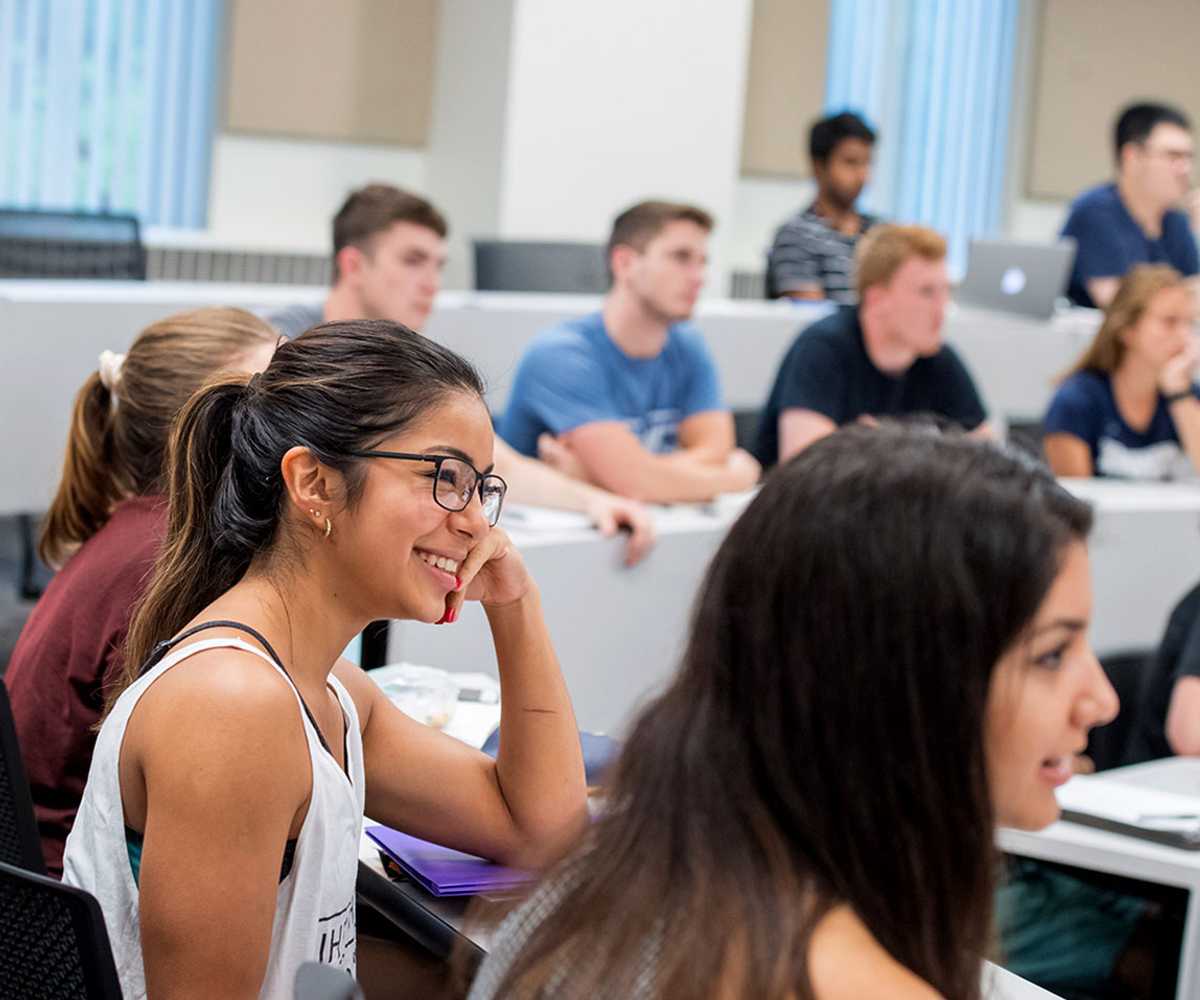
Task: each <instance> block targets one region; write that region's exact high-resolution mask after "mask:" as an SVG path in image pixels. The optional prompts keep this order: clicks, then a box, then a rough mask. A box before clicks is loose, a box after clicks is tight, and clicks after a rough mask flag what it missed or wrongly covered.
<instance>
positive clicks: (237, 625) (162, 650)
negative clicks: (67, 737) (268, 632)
mask: <svg viewBox="0 0 1200 1000" xmlns="http://www.w3.org/2000/svg"><path fill="white" fill-rule="evenodd" d="M210 628H231V629H235V630H237V631H239V632H245V633H246V634H247V635H250V636H253V637H254V638H255V639H257V640H258V641H259V642H260V643H262V645H263V647H264V648H265V649H266V651H267V652H268V653H269V654H270V655H271V659H272V660H274V661H275V666H277V667H278V668H279V669H280V670H282V671H283V676H284V677H286V678H287V680H288V683H289V684H290V685H291V686H292V690H293V691H295V692H296V697H297V698H299V699H300V707H301V708H303V709H304V714H305V715H307V716H308V721H309V722H311V723H312V727H313V730H314V731H315V732H316V734H317V739H318V740H320V741H321V746H322V747H324V748H325V752H326V753H327V754H329V756H331V757H332V756H333V751H332V750H330V749H329V744H328V743H327V742H326V740H325V734H324V733H322V732H321V727H320V726H318V725H317V720H316V718H315V717H314V716H313V714H312V712H311V711H310V709H309V707H308V702H306V701H305V700H304V695H302V694H301V693H300V689H299V688H298V687H296V682H295V681H294V680H292V675H291V674H289V673H288V669H287V667H285V666H284V665H283V661H282V660H281V659H280V658H279V654H278V653H276V652H275V650H274V648H272V646H271V644H270V643H269V642H267V640H266V638H265V637H264V636H263V634H262V633H261V632H259V631H258V630H257V629H253V628H251V627H250V626H249V625H247V624H245V623H244V622H235V621H227V620H224V619H218V620H216V621H211V622H201V623H200V624H199V625H193V626H192V627H191V628H190V629H188V630H187V631H186V632H180V633H179V635H177V636H175V637H174V638H172V639H164V640H163V641H162V642H160V643H159V644H158V645H157V646H155V647H154V649H153V650H151V652H150V657H149V659H147V660H146V663H145V665H144V666H143V667H142V669H141V673H143V674H144V673H146V671H148V670H150V669H151V668H152V667H153V666H154V665H155V664H156V663H158V662H159V660H161V659H162V658H163V657H164V656H166V655H167V651H168V650H169V649H170V648H171V647H172V646H175V645H178V644H179V643H181V642H183V640H184V639H187V638H190V637H191V636H193V635H195V634H196V633H197V632H203V631H205V630H206V629H210Z"/></svg>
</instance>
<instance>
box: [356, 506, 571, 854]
mask: <svg viewBox="0 0 1200 1000" xmlns="http://www.w3.org/2000/svg"><path fill="white" fill-rule="evenodd" d="M484 545H487V546H488V550H487V551H485V552H481V551H480V549H481V548H482V547H483V546H484ZM501 553H504V554H501ZM481 559H482V560H484V562H483V563H482V566H481V565H480V562H479V560H481ZM493 563H494V565H493ZM476 572H478V574H479V575H478V577H476V576H475V574H476ZM460 575H461V576H462V578H463V580H464V590H465V591H466V594H467V596H469V597H471V598H472V599H480V600H482V601H483V604H484V610H485V611H486V613H487V616H488V622H489V624H490V625H491V628H492V639H493V642H494V643H495V646H496V658H497V662H498V664H499V668H500V691H501V705H502V706H503V708H502V714H501V719H500V752H499V755H498V757H497V759H496V760H494V761H493V760H492V759H491V758H490V757H488V756H486V755H485V754H482V753H480V752H479V751H477V750H473V749H472V748H470V747H468V746H466V745H464V744H462V743H459V742H458V741H457V740H454V739H452V738H451V737H449V736H445V735H444V734H442V733H439V732H436V731H434V730H432V729H428V728H426V727H424V726H420V725H419V724H417V723H416V722H413V721H412V720H411V719H409V718H407V717H406V716H405V715H404V714H403V713H402V712H400V711H399V710H398V709H396V708H395V707H394V706H392V705H391V704H390V703H389V702H388V701H387V699H386V698H385V697H384V696H383V694H382V692H380V691H379V690H378V689H376V688H375V685H374V683H373V682H372V681H371V680H370V678H367V677H366V676H364V675H362V673H361V672H359V671H356V669H355V668H353V667H347V666H346V665H344V664H339V665H338V667H336V668H335V669H336V670H337V673H338V676H339V678H341V679H343V681H344V682H345V683H346V684H347V686H348V687H349V689H350V690H351V693H352V694H353V695H354V698H355V701H356V703H358V704H359V705H361V706H363V709H364V711H363V714H362V717H361V720H360V721H361V724H362V726H363V752H364V757H365V764H366V772H367V814H368V815H370V816H371V817H373V818H375V819H379V820H382V821H383V822H385V823H387V824H388V825H389V826H394V827H397V828H398V829H402V830H405V831H406V832H409V833H413V834H415V835H417V836H420V837H424V838H426V839H429V840H433V841H436V842H438V843H441V844H445V845H447V846H449V847H455V848H458V849H460V850H464V851H469V852H470V853H472V854H479V855H482V856H484V857H489V858H494V859H495V860H497V861H502V862H504V863H507V864H513V865H517V866H520V867H529V868H537V867H541V866H542V865H544V864H546V863H548V862H549V861H552V860H553V859H555V858H556V857H557V856H558V855H559V854H560V853H561V852H562V850H564V849H565V848H566V847H567V846H569V845H570V843H571V842H572V841H573V840H574V838H575V837H576V836H577V835H578V833H579V831H580V830H581V829H582V826H583V823H584V818H585V816H586V812H587V809H586V788H585V785H584V774H583V757H582V754H581V752H580V748H579V731H578V728H577V725H576V722H575V713H574V711H573V710H572V708H571V701H570V697H569V696H568V694H567V688H566V683H565V682H564V681H563V678H562V673H561V672H560V670H559V667H558V660H557V658H556V657H555V654H554V649H553V647H552V645H551V643H550V636H549V633H548V632H547V630H546V626H545V622H544V621H543V620H542V611H541V601H540V598H539V596H538V593H537V590H536V588H534V587H533V585H532V583H531V581H530V580H529V578H528V575H527V574H526V573H525V569H524V564H523V563H522V561H521V557H520V555H519V554H518V553H517V552H516V551H515V550H513V549H511V547H510V546H509V543H508V541H507V538H506V537H505V536H504V534H503V532H500V531H499V530H495V529H494V530H493V532H492V533H491V535H489V536H488V539H487V540H485V542H484V543H481V545H480V546H477V547H476V549H475V550H473V551H472V553H471V555H470V556H469V557H468V559H467V561H466V562H464V563H463V566H462V568H461V570H460ZM462 598H463V591H459V592H458V593H456V594H455V595H453V596H452V597H451V599H450V600H451V602H452V605H453V606H456V607H461V604H462ZM451 627H452V626H451Z"/></svg>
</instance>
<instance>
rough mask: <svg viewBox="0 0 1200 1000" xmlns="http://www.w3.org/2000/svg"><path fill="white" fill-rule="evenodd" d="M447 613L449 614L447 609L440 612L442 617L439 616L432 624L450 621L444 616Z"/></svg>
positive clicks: (442, 623)
mask: <svg viewBox="0 0 1200 1000" xmlns="http://www.w3.org/2000/svg"><path fill="white" fill-rule="evenodd" d="M448 614H450V612H449V611H444V612H442V617H441V618H439V619H438V620H437V621H435V622H434V623H433V624H434V625H445V624H446V622H448V621H450V619H449V618H447V617H446V616H447V615H448Z"/></svg>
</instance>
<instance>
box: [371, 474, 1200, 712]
mask: <svg viewBox="0 0 1200 1000" xmlns="http://www.w3.org/2000/svg"><path fill="white" fill-rule="evenodd" d="M1065 483H1066V485H1067V487H1068V488H1069V489H1070V490H1072V491H1073V492H1074V493H1076V494H1077V495H1079V496H1081V497H1083V498H1085V499H1087V500H1089V501H1091V502H1092V503H1093V504H1094V505H1095V510H1096V525H1095V529H1094V531H1093V535H1092V539H1091V544H1090V553H1091V563H1092V580H1093V591H1094V598H1093V601H1094V610H1093V626H1092V630H1091V639H1092V643H1093V645H1094V647H1095V648H1096V649H1097V650H1098V651H1100V652H1101V653H1110V652H1115V651H1117V650H1119V649H1131V648H1152V647H1154V646H1155V645H1157V643H1158V641H1159V637H1160V636H1161V634H1162V630H1163V628H1164V626H1165V624H1166V620H1167V616H1168V614H1169V612H1170V609H1171V607H1172V606H1173V605H1174V604H1175V602H1176V601H1178V600H1179V598H1180V597H1181V596H1182V595H1183V594H1184V593H1186V592H1187V590H1188V589H1189V588H1190V587H1191V586H1193V585H1194V584H1195V582H1196V578H1197V576H1200V570H1198V569H1197V567H1200V531H1197V524H1198V522H1200V486H1196V485H1182V484H1178V485H1166V484H1163V485H1134V484H1120V483H1103V482H1098V481H1083V480H1074V481H1065ZM745 501H746V497H745V496H738V497H731V498H727V499H725V498H723V499H722V500H721V501H720V502H718V503H717V504H714V505H707V506H705V507H688V506H683V505H681V506H678V507H673V508H669V509H663V510H659V511H656V514H655V516H656V520H657V522H658V526H659V535H660V538H659V543H658V545H657V547H656V548H655V550H654V551H653V552H651V553H650V555H649V556H648V557H647V558H646V560H645V561H644V562H643V563H642V564H641V565H640V566H638V567H636V568H634V569H632V570H630V569H626V568H625V567H624V566H623V565H622V563H621V549H622V543H621V541H620V539H606V538H602V537H601V536H600V535H599V533H598V532H596V531H594V530H592V529H590V528H588V527H586V526H584V524H583V523H582V522H581V519H580V518H579V517H578V516H574V515H564V514H557V513H553V512H549V513H546V514H538V513H537V512H535V511H530V512H529V513H528V514H527V515H526V517H524V518H513V519H512V520H508V517H509V515H508V514H507V513H506V515H505V518H506V520H505V522H504V524H505V527H506V528H508V530H509V531H510V533H511V535H512V537H513V539H514V541H515V542H516V544H517V545H518V546H519V547H520V549H521V551H522V553H523V555H524V556H525V560H526V563H527V565H528V566H529V570H530V572H531V573H532V575H533V577H534V579H535V580H536V581H537V582H538V586H539V588H540V589H541V592H542V598H543V607H544V610H545V615H546V621H547V624H548V626H549V628H550V633H551V636H552V638H553V640H554V643H555V648H556V650H557V652H558V654H559V661H560V662H561V664H562V667H563V672H564V676H565V677H566V680H567V686H568V688H569V690H570V692H571V698H572V701H573V702H574V705H575V711H576V714H577V716H578V718H579V720H580V724H581V725H582V726H583V727H584V728H585V729H590V730H593V731H596V732H608V733H613V734H617V733H619V732H620V731H621V730H622V728H623V727H624V725H625V724H626V723H627V722H628V720H629V719H630V718H631V717H632V714H633V713H634V712H635V711H636V710H637V708H638V706H639V705H640V704H641V703H642V701H643V700H644V699H645V698H647V697H648V696H650V695H651V694H652V693H653V692H654V691H655V690H657V689H658V688H659V687H660V686H661V685H662V684H664V683H665V682H666V681H667V679H668V678H669V677H670V676H671V675H672V674H673V672H674V670H675V667H676V665H677V663H678V661H679V657H680V655H681V653H682V651H683V645H684V642H685V638H686V635H687V628H688V619H689V615H690V613H691V606H692V601H693V599H694V596H695V594H696V590H697V588H698V586H699V585H700V581H701V580H702V579H703V576H704V573H705V569H706V566H707V564H708V561H709V559H710V558H711V556H712V554H713V553H714V552H715V551H716V549H717V546H718V545H719V544H720V542H721V540H722V539H723V538H724V536H725V532H726V531H727V530H728V526H729V524H730V523H731V522H732V521H733V519H734V517H736V516H737V514H738V513H739V512H740V510H741V508H742V506H744V504H745ZM580 581H586V585H585V586H581V584H580ZM614 623H619V627H614ZM388 658H389V660H391V661H399V660H407V661H409V662H412V663H425V664H429V665H431V666H436V667H441V668H442V669H445V670H460V669H464V668H467V667H468V666H469V667H470V668H471V669H479V670H484V671H487V672H489V673H492V674H493V675H494V674H495V670H496V666H495V662H496V661H495V653H494V652H493V649H492V644H491V634H490V632H489V630H488V627H487V622H486V619H485V618H484V616H483V614H482V612H481V611H480V610H479V608H478V607H477V606H475V605H468V606H467V607H466V608H465V609H464V611H463V615H462V617H461V618H460V619H459V621H457V622H456V623H455V624H454V625H452V626H441V627H439V628H430V627H428V626H424V625H421V624H419V623H414V622H397V623H394V624H393V625H392V628H391V632H390V644H389V657H388Z"/></svg>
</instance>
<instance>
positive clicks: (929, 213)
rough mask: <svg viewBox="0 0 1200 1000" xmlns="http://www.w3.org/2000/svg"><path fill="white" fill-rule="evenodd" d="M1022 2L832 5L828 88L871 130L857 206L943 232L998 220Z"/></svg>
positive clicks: (962, 245) (904, 0) (910, 0)
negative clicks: (867, 176) (864, 187)
mask: <svg viewBox="0 0 1200 1000" xmlns="http://www.w3.org/2000/svg"><path fill="white" fill-rule="evenodd" d="M1018 13H1019V0H832V3H831V7H830V31H829V35H830V37H829V61H828V70H827V79H826V88H825V100H826V106H827V107H828V108H830V109H831V110H841V109H843V108H852V109H855V110H858V111H860V112H862V113H863V114H864V115H865V117H866V118H867V120H868V121H870V122H872V123H873V124H874V125H876V126H878V128H879V143H878V146H877V151H876V166H875V170H874V173H873V181H872V185H871V190H870V191H869V192H868V195H867V198H866V202H865V203H866V204H867V205H868V206H869V207H870V208H871V209H872V210H874V211H877V212H880V213H881V214H883V215H885V216H887V217H889V218H891V219H894V220H896V221H907V222H920V223H922V224H924V225H928V226H932V227H933V228H935V229H938V230H939V231H941V232H942V233H944V234H946V236H947V237H948V239H949V241H950V255H951V263H952V265H953V266H954V267H956V268H957V269H958V270H961V269H962V266H963V263H964V261H965V256H966V249H967V241H968V240H969V239H970V238H971V237H973V236H985V235H991V234H995V232H996V231H997V230H998V229H999V227H1000V225H1001V223H1002V221H1003V206H1004V185H1005V166H1006V163H1007V160H1008V138H1009V118H1010V110H1011V106H1012V91H1013V62H1014V58H1015V53H1016V45H1017V18H1018Z"/></svg>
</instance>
